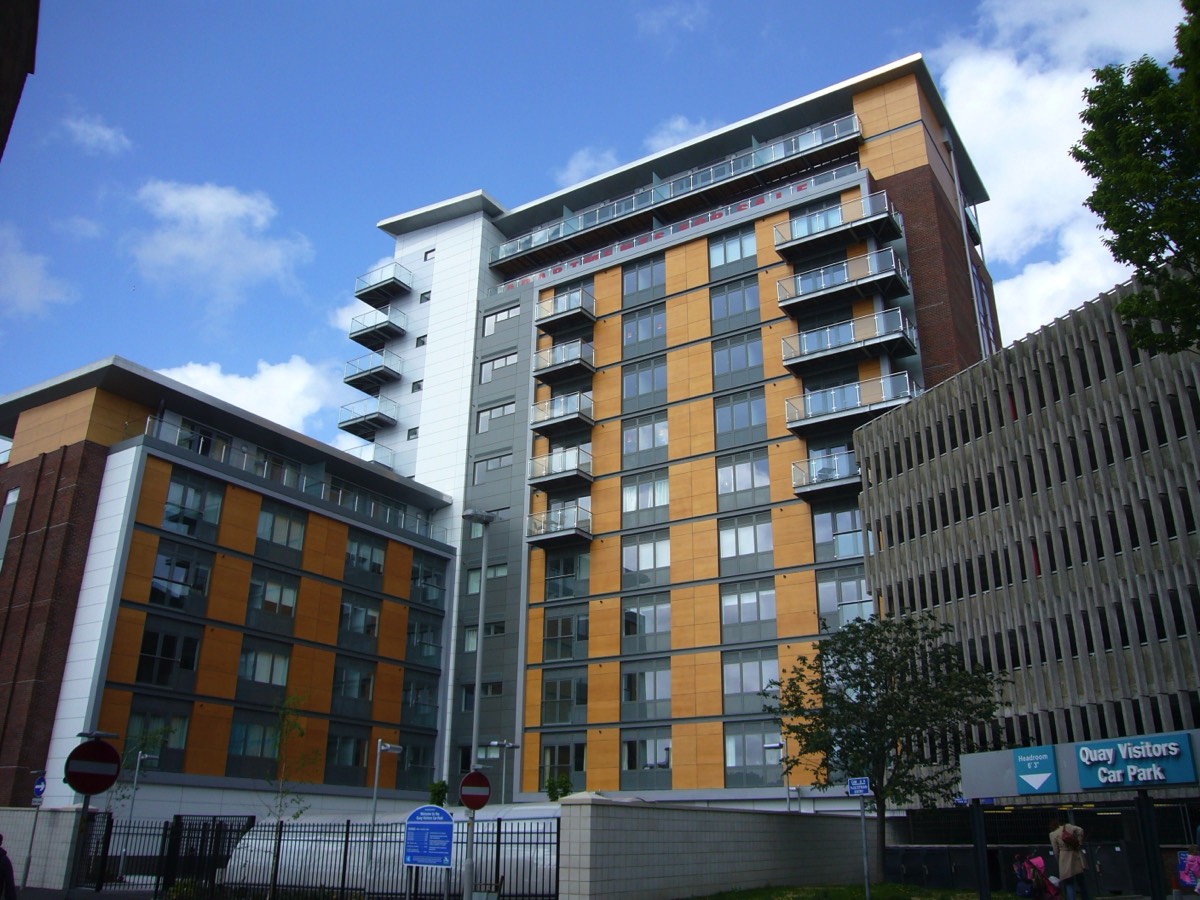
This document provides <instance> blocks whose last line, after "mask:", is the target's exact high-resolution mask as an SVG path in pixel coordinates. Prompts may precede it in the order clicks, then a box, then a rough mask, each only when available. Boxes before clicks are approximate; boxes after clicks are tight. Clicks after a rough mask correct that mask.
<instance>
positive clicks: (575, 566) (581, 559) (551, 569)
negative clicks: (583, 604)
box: [546, 548, 591, 600]
mask: <svg viewBox="0 0 1200 900" xmlns="http://www.w3.org/2000/svg"><path fill="white" fill-rule="evenodd" d="M590 562H591V557H590V556H589V554H588V553H587V552H586V551H585V552H582V553H581V552H579V551H578V550H556V549H553V548H552V549H548V550H547V551H546V599H547V600H566V599H569V598H571V597H584V596H586V595H587V593H588V578H589V575H590Z"/></svg>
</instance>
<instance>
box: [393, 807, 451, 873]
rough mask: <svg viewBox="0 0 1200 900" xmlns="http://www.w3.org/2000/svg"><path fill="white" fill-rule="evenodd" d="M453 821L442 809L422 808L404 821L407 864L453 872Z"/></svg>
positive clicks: (405, 861) (405, 859) (417, 809)
mask: <svg viewBox="0 0 1200 900" xmlns="http://www.w3.org/2000/svg"><path fill="white" fill-rule="evenodd" d="M453 849H454V819H453V818H451V816H450V813H448V812H446V811H445V810H444V809H442V808H441V807H440V806H420V807H417V808H416V809H414V810H413V811H412V812H411V813H409V816H408V818H407V819H405V820H404V864H405V865H406V866H434V867H437V868H442V869H448V868H450V854H451V852H452V850H453Z"/></svg>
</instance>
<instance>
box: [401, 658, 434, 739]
mask: <svg viewBox="0 0 1200 900" xmlns="http://www.w3.org/2000/svg"><path fill="white" fill-rule="evenodd" d="M437 694H438V682H437V676H435V675H427V674H425V673H424V672H413V671H411V670H409V671H407V672H405V673H404V698H403V700H402V701H401V703H400V724H401V725H419V726H422V727H427V728H433V727H435V726H436V725H437V715H438V706H437Z"/></svg>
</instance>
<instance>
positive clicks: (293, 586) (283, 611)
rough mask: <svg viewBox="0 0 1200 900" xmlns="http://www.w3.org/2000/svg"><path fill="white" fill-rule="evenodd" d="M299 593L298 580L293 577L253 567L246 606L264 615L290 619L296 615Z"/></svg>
mask: <svg viewBox="0 0 1200 900" xmlns="http://www.w3.org/2000/svg"><path fill="white" fill-rule="evenodd" d="M299 593H300V579H299V578H297V577H296V576H295V575H290V574H288V573H287V572H277V571H275V570H274V569H267V568H264V567H263V566H255V567H254V569H253V570H252V571H251V572H250V596H249V599H248V602H247V604H246V605H247V607H248V608H249V609H251V610H255V611H257V612H259V613H263V614H265V615H269V616H280V617H283V618H285V619H292V618H293V617H294V616H295V615H296V598H297V596H298V595H299ZM255 624H261V622H256V623H255Z"/></svg>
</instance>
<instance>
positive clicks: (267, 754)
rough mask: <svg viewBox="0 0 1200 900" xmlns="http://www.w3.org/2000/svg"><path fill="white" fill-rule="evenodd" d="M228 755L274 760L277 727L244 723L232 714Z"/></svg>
mask: <svg viewBox="0 0 1200 900" xmlns="http://www.w3.org/2000/svg"><path fill="white" fill-rule="evenodd" d="M229 755H230V756H255V757H261V758H263V759H271V760H274V759H275V757H276V756H278V755H279V726H278V725H271V724H266V723H264V722H252V721H251V722H248V721H244V720H242V719H241V718H240V717H239V715H238V714H237V713H234V718H233V724H232V725H231V726H230V729H229Z"/></svg>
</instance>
